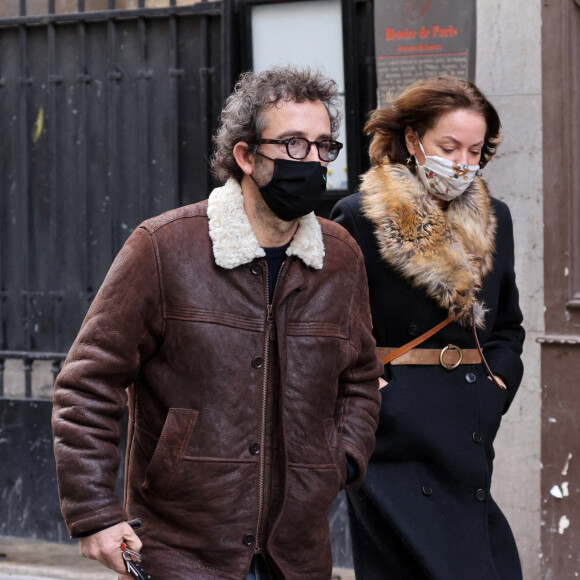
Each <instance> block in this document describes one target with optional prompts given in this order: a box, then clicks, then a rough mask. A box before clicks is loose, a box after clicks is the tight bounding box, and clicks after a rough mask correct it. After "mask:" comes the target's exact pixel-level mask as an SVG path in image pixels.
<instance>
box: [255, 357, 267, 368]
mask: <svg viewBox="0 0 580 580" xmlns="http://www.w3.org/2000/svg"><path fill="white" fill-rule="evenodd" d="M263 364H264V359H263V358H262V357H261V356H257V357H256V358H255V359H254V360H253V361H252V366H253V367H254V368H255V369H260V368H262V365H263Z"/></svg>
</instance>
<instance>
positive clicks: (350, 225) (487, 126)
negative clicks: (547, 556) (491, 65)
mask: <svg viewBox="0 0 580 580" xmlns="http://www.w3.org/2000/svg"><path fill="white" fill-rule="evenodd" d="M365 133H366V134H367V135H372V142H371V146H370V159H371V165H372V167H371V169H370V170H369V171H368V172H367V173H366V174H365V175H364V176H363V178H362V184H361V190H360V193H358V194H355V195H352V196H349V197H347V198H345V199H343V200H341V201H340V202H339V203H338V204H337V205H336V207H335V208H334V210H333V215H332V216H331V217H332V218H333V219H334V220H335V221H337V222H338V223H340V224H342V225H343V226H344V227H345V228H346V229H347V230H348V231H349V232H350V233H351V234H352V235H353V237H354V238H355V239H356V240H357V242H358V243H359V245H360V247H361V249H362V251H363V254H364V256H365V264H366V268H367V276H368V281H369V291H370V304H371V311H372V317H373V327H374V330H373V333H374V336H375V339H376V341H377V347H378V349H377V352H378V353H379V355H380V356H381V358H383V362H384V363H385V371H384V375H383V378H384V381H386V384H385V386H383V387H382V389H381V394H382V407H381V414H380V423H379V427H378V430H377V434H376V438H377V443H376V448H375V451H374V454H373V457H372V458H371V460H370V462H369V466H368V470H367V474H366V478H365V480H364V482H363V484H362V485H361V487H359V488H358V489H354V490H347V497H348V505H349V516H350V521H351V533H352V539H353V553H354V563H355V571H356V574H357V578H360V579H362V580H390V579H397V580H401V579H409V580H411V579H412V580H423V579H429V580H464V579H467V578H469V580H494V579H497V580H499V579H503V580H517V579H520V578H521V577H522V572H521V566H520V561H519V556H518V551H517V547H516V543H515V541H514V537H513V534H512V532H511V529H510V526H509V524H508V522H507V520H506V519H505V517H504V515H503V514H502V512H501V511H500V509H499V507H498V506H497V504H496V503H495V502H494V500H493V499H492V496H491V494H490V485H491V474H492V463H493V458H494V450H493V441H494V438H495V435H496V433H497V430H498V428H499V425H500V421H501V417H502V415H503V414H504V413H505V412H506V411H507V409H508V407H509V406H510V404H511V402H512V400H513V398H514V396H515V393H516V391H517V389H518V386H519V384H520V381H521V378H522V374H523V366H522V362H521V358H520V356H521V352H522V345H523V341H524V335H525V333H524V330H523V328H522V313H521V310H520V307H519V303H518V289H517V286H516V281H515V272H514V245H513V230H512V220H511V216H510V212H509V209H508V207H507V205H506V204H505V203H503V202H502V201H499V200H498V199H495V198H493V197H491V195H490V193H489V189H488V187H487V185H486V183H485V182H484V181H483V179H482V178H481V175H480V169H482V168H483V167H485V166H486V165H487V163H488V162H489V161H490V160H491V158H492V157H493V155H494V154H495V152H496V147H497V145H498V144H499V142H500V140H501V124H500V120H499V117H498V114H497V112H496V110H495V108H494V107H493V106H492V104H491V103H490V102H489V101H488V100H487V99H486V98H485V97H484V95H483V94H482V93H481V92H480V91H479V89H478V88H477V87H476V86H475V85H474V84H473V83H470V82H468V81H465V80H461V79H456V78H448V77H442V78H438V79H430V80H425V81H419V82H417V83H415V84H413V85H411V86H410V87H409V88H407V89H406V90H405V91H403V93H401V94H400V95H399V96H398V97H397V98H395V99H392V100H391V101H390V102H389V103H388V104H387V105H386V106H385V107H384V108H381V109H378V110H376V111H374V112H373V113H372V114H371V115H370V118H369V121H368V123H367V124H366V127H365Z"/></svg>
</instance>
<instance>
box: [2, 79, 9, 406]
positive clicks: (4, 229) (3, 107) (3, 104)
mask: <svg viewBox="0 0 580 580" xmlns="http://www.w3.org/2000/svg"><path fill="white" fill-rule="evenodd" d="M5 85H6V81H5V80H4V77H3V76H2V70H0V95H1V96H2V98H1V99H0V111H5V110H6V105H5V102H4V96H5V94H6V91H4V90H2V89H4V86H5ZM0 130H1V127H0ZM4 131H6V133H7V127H5V128H4ZM6 169H7V168H4V167H0V171H2V170H3V171H4V176H6V174H7V171H6ZM4 178H6V177H4ZM0 183H1V181H0ZM6 187H8V183H6ZM2 199H3V200H4V199H5V198H4V197H3V198H2ZM6 219H7V212H6V211H5V210H4V206H3V202H2V203H0V349H3V348H6V344H5V340H6V337H5V335H4V300H5V299H6V289H5V286H4V232H6V225H7V224H6V222H5V220H6ZM0 372H1V369H0ZM0 386H1V385H0ZM0 397H2V392H1V391H0Z"/></svg>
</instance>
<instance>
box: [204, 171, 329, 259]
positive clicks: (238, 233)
mask: <svg viewBox="0 0 580 580" xmlns="http://www.w3.org/2000/svg"><path fill="white" fill-rule="evenodd" d="M207 216H208V219H209V236H210V238H211V241H212V247H213V255H214V259H215V263H216V264H217V265H218V266H221V267H222V268H226V269H232V268H236V267H238V266H241V265H242V264H247V263H249V262H251V261H252V260H254V259H255V258H263V257H264V256H265V255H266V252H265V251H264V249H263V248H262V247H260V244H259V243H258V239H257V238H256V236H255V234H254V231H253V230H252V226H251V224H250V220H249V219H248V216H247V215H246V211H245V210H244V196H243V195H242V188H241V187H240V184H239V183H238V182H237V181H236V180H235V179H232V178H230V179H229V180H228V181H227V182H226V184H225V185H223V186H222V187H218V188H216V189H214V190H213V191H212V192H211V194H210V196H209V199H208V202H207ZM286 255H287V256H296V257H298V258H300V259H301V260H302V261H303V262H304V263H305V264H306V265H307V266H310V267H311V268H314V269H315V270H320V269H321V268H322V264H323V261H324V242H323V239H322V229H321V227H320V224H319V223H318V220H317V219H316V216H315V215H314V213H310V214H308V215H306V216H304V217H302V218H300V221H299V223H298V229H297V230H296V233H295V234H294V237H293V238H292V241H291V242H290V246H289V247H288V249H287V250H286Z"/></svg>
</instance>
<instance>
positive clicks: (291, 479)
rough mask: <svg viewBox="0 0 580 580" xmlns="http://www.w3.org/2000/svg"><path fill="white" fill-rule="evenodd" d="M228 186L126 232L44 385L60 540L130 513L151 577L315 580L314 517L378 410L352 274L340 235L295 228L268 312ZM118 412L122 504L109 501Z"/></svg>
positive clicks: (236, 196) (349, 249)
mask: <svg viewBox="0 0 580 580" xmlns="http://www.w3.org/2000/svg"><path fill="white" fill-rule="evenodd" d="M263 256H264V251H263V249H262V248H260V247H259V245H258V243H257V240H256V239H255V236H254V235H253V232H252V230H251V226H250V224H249V221H248V219H247V216H246V215H245V213H244V210H243V199H242V195H241V190H240V187H239V184H238V183H237V182H235V181H234V180H230V181H228V182H227V184H226V185H225V186H223V187H221V188H218V189H216V190H214V191H213V192H212V194H211V195H210V198H209V200H207V201H205V202H201V203H198V204H195V205H191V206H187V207H183V208H179V209H176V210H173V211H170V212H168V213H166V214H163V215H162V216H159V217H157V218H154V219H151V220H148V221H146V222H144V223H143V224H141V226H140V227H138V228H137V229H136V230H135V231H134V233H133V234H132V235H131V236H130V238H129V239H128V241H127V242H126V244H125V246H124V247H123V249H122V250H121V252H120V253H119V255H118V256H117V258H116V260H115V262H114V263H113V265H112V267H111V269H110V271H109V273H108V274H107V277H106V279H105V281H104V283H103V285H102V287H101V289H100V290H99V293H98V294H97V296H96V298H95V300H94V301H93V304H92V305H91V307H90V309H89V312H88V314H87V316H86V318H85V321H84V323H83V325H82V327H81V330H80V332H79V335H78V337H77V339H76V341H75V343H74V344H73V346H72V348H71V350H70V352H69V355H68V358H67V360H66V363H65V365H64V367H63V369H62V371H61V373H60V374H59V376H58V379H57V381H56V385H55V390H54V412H53V430H54V437H55V455H56V461H57V472H58V481H59V493H60V501H61V508H62V511H63V514H64V517H65V520H66V523H67V525H68V528H69V531H70V533H71V535H72V536H73V537H76V536H79V535H82V534H83V533H86V532H88V531H92V530H95V529H100V528H103V527H107V526H110V525H114V524H116V523H118V522H120V521H122V520H125V519H127V518H141V519H142V520H143V522H144V526H143V528H142V529H141V530H140V531H139V532H138V533H139V535H140V537H141V539H142V540H143V551H142V554H143V567H144V568H145V569H147V571H148V572H149V574H151V576H152V577H153V578H155V579H169V578H172V579H173V578H175V579H187V580H189V579H206V578H207V579H215V578H224V579H228V580H243V579H245V577H246V574H247V572H248V569H249V567H250V563H251V559H252V556H253V554H254V553H257V552H261V553H262V554H263V556H264V558H265V560H266V562H267V565H268V567H269V569H270V572H271V576H272V578H275V579H278V578H280V579H281V578H284V579H288V580H298V579H300V580H309V579H310V580H328V578H330V575H331V566H332V557H331V551H330V541H329V529H328V527H329V526H328V509H329V507H330V505H331V503H332V501H333V500H334V498H335V497H336V495H337V493H338V491H339V490H340V489H342V488H343V487H345V485H346V479H347V469H346V456H347V455H348V457H349V459H350V461H351V463H352V464H353V465H354V466H355V467H356V479H355V481H353V482H352V483H351V484H350V485H356V484H358V483H360V481H361V480H362V478H363V477H364V474H365V470H366V464H367V460H368V458H369V456H370V454H371V452H372V449H373V445H374V432H375V428H376V426H377V417H378V411H379V392H378V377H379V376H380V375H381V373H382V370H383V367H382V364H381V363H380V361H379V360H378V359H377V358H376V356H375V353H374V347H375V343H374V339H373V338H372V335H371V324H370V310H369V304H368V290H367V282H366V275H365V270H364V263H363V258H362V255H361V252H360V250H359V248H358V246H357V245H356V243H355V242H354V240H353V239H352V238H351V237H350V235H349V234H348V233H347V232H346V231H345V230H344V229H343V228H342V227H340V226H338V225H337V224H333V223H332V222H328V221H327V220H322V219H317V218H315V217H314V215H312V214H311V215H309V216H306V217H305V218H302V219H301V222H300V225H299V228H298V231H297V233H296V235H295V236H294V238H293V240H292V243H291V244H290V247H289V249H288V251H287V258H286V260H285V263H284V264H283V266H282V268H281V271H280V274H279V277H278V282H277V285H276V291H275V294H274V298H273V301H272V305H271V307H269V306H268V292H267V285H268V281H267V267H266V263H265V260H264V259H263ZM127 402H128V405H129V433H128V443H127V457H126V461H125V505H124V507H123V506H122V505H121V503H120V501H119V499H118V498H117V496H116V495H115V493H114V488H115V482H116V474H117V469H118V465H119V461H120V458H119V452H118V447H117V446H118V443H119V440H120V437H121V432H120V429H121V428H120V419H121V417H122V415H123V413H124V410H125V407H126V405H127Z"/></svg>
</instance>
